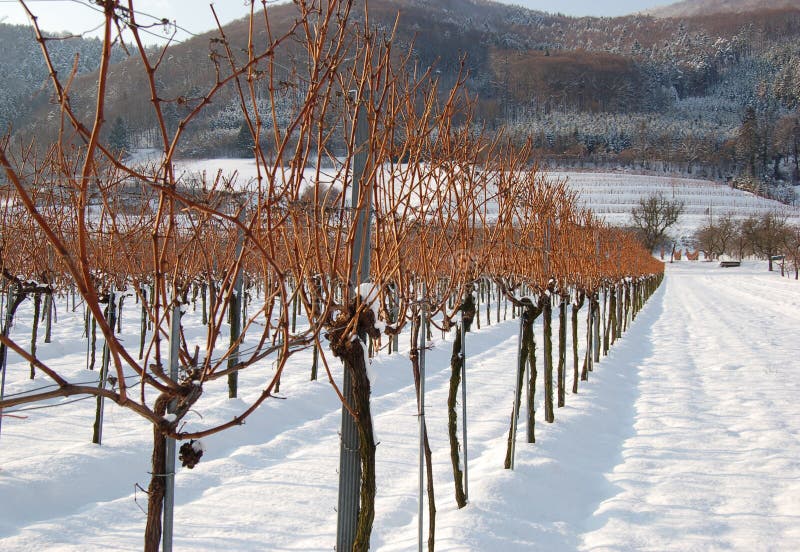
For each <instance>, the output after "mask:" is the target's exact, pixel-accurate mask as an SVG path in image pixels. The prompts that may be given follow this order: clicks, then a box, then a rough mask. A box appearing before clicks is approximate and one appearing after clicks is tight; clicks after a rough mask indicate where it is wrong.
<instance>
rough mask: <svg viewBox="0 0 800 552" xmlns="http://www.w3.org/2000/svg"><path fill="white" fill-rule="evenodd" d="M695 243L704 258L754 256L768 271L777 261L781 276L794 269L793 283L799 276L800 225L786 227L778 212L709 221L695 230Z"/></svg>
mask: <svg viewBox="0 0 800 552" xmlns="http://www.w3.org/2000/svg"><path fill="white" fill-rule="evenodd" d="M695 240H696V244H697V245H696V247H697V249H699V250H700V251H702V252H703V254H704V255H705V257H706V259H718V258H719V257H721V256H723V255H728V256H730V257H732V258H735V259H743V258H745V257H748V256H756V257H758V258H761V259H766V260H767V261H769V270H770V271H771V270H773V268H774V263H775V262H779V264H780V270H781V275H784V274H785V273H786V271H787V270H789V269H793V270H794V277H795V280H796V279H798V276H800V226H796V225H791V224H789V223H788V222H787V219H786V217H785V216H783V215H781V214H780V213H766V214H764V215H761V216H752V217H748V218H746V219H742V220H737V219H734V218H731V217H729V216H725V217H720V218H718V219H716V220H714V219H713V218H712V219H710V220H709V222H708V223H707V224H706V225H705V226H703V227H701V228H700V229H698V230H697V233H696V234H695Z"/></svg>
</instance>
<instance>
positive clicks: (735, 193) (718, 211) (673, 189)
mask: <svg viewBox="0 0 800 552" xmlns="http://www.w3.org/2000/svg"><path fill="white" fill-rule="evenodd" d="M176 168H177V169H178V174H179V175H183V176H184V177H186V176H190V175H195V174H205V175H206V176H207V177H208V178H210V179H211V180H213V177H214V175H216V174H217V173H218V171H221V174H222V175H223V176H226V177H231V176H232V175H235V176H236V178H237V182H238V183H239V185H245V184H246V183H248V182H252V181H254V180H255V179H256V178H257V176H258V172H257V168H256V165H255V162H254V161H253V160H251V159H204V160H186V161H181V162H179V163H177V164H176ZM547 175H548V176H549V177H551V178H552V179H561V180H566V182H567V186H568V187H569V188H570V189H572V190H575V191H576V192H578V195H579V199H578V204H579V205H580V206H582V207H586V208H590V209H592V211H594V212H595V214H597V215H598V216H599V217H600V218H602V219H604V220H605V221H606V222H607V223H608V224H611V225H613V226H625V225H628V224H630V220H631V217H630V213H631V211H632V210H633V208H634V207H635V206H636V205H637V203H638V201H639V199H640V198H642V197H647V196H649V195H651V194H663V195H664V196H665V197H667V198H670V199H676V200H679V201H682V202H683V203H684V206H685V210H684V214H683V215H682V216H681V218H680V220H679V221H678V223H677V224H676V225H675V226H674V227H672V228H671V229H670V234H671V235H672V236H673V237H674V238H676V239H677V240H678V241H679V242H680V241H681V240H684V241H685V240H688V239H690V238H691V237H692V236H693V235H694V233H695V231H696V230H697V229H698V228H700V227H701V226H703V225H705V224H707V223H708V220H709V217H710V216H714V217H721V216H725V215H729V216H731V217H733V218H736V219H742V218H746V217H749V216H753V215H755V216H761V215H763V214H765V213H768V212H778V213H782V214H785V215H786V216H787V219H788V221H789V222H790V223H791V224H794V225H800V207H798V206H796V205H795V206H788V205H784V204H782V203H780V202H778V201H775V200H771V199H766V198H763V197H759V196H756V195H754V194H751V193H749V192H745V191H742V190H736V189H733V188H731V187H730V186H727V185H724V184H720V183H718V182H713V181H710V180H702V179H693V178H681V177H671V176H653V175H637V174H630V173H616V172H615V173H611V172H605V173H603V172H589V171H583V172H582V171H567V172H564V171H558V170H554V171H548V172H547ZM314 176H315V175H314V174H313V173H312V172H311V171H307V173H306V175H305V177H306V179H307V180H309V181H311V180H313V178H314ZM322 177H323V178H328V179H332V178H333V177H332V174H330V171H329V172H328V173H325V172H323V174H322Z"/></svg>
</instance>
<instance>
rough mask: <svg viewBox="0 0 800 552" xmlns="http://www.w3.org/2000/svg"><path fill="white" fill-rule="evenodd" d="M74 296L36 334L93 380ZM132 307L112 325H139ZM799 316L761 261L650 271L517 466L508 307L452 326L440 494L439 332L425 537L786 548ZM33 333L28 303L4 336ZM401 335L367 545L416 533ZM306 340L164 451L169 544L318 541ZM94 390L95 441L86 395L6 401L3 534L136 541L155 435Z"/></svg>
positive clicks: (48, 354) (330, 433)
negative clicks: (610, 338) (195, 455)
mask: <svg viewBox="0 0 800 552" xmlns="http://www.w3.org/2000/svg"><path fill="white" fill-rule="evenodd" d="M25 308H27V305H26V306H25ZM62 310H63V305H62ZM80 314H81V313H80V312H78V313H75V314H74V315H73V314H72V313H71V312H60V313H59V324H58V325H57V326H56V327H55V328H54V339H53V343H52V344H49V345H45V344H40V345H39V351H40V353H41V355H42V357H43V358H44V359H46V360H47V361H48V362H51V363H52V364H53V365H54V366H57V367H59V368H62V369H63V370H64V371H65V372H66V373H68V374H69V375H71V376H72V377H74V378H76V379H80V380H81V381H91V380H93V379H95V376H96V373H94V372H89V371H86V370H85V368H84V366H85V347H86V343H85V340H83V339H82V338H81V336H80V330H81V322H82V321H81V317H80ZM131 320H133V318H131ZM188 320H192V317H191V316H189V317H188ZM135 325H136V324H134V323H133V322H131V323H130V324H127V325H126V324H125V322H123V334H124V335H126V336H129V337H128V338H129V339H130V340H131V341H132V342H134V343H135V333H136V328H135ZM799 325H800V284H798V282H796V281H794V280H788V279H781V278H779V277H778V276H777V275H775V274H769V273H767V272H766V268H765V266H764V264H763V263H752V264H751V263H746V264H745V265H744V266H742V267H741V268H734V269H721V268H718V267H717V266H716V265H715V264H709V263H686V262H684V263H676V264H673V265H668V268H667V277H666V280H665V282H664V284H663V285H662V286H661V288H660V289H659V290H658V292H657V293H656V294H655V295H654V296H653V297H652V298H651V300H650V301H649V303H648V304H647V305H646V306H645V308H644V310H643V311H642V312H641V313H640V315H639V316H638V317H637V319H636V321H635V322H634V324H633V326H632V327H631V328H630V330H629V331H628V332H627V333H626V334H625V335H624V336H623V338H622V340H621V341H620V342H618V343H617V345H616V346H615V347H613V348H612V351H611V353H610V354H609V356H608V357H605V358H604V359H603V360H602V361H601V362H600V363H599V364H598V365H597V366H596V369H595V371H594V372H593V373H592V374H591V375H590V381H589V382H588V383H585V384H584V385H582V386H581V388H580V392H579V394H578V395H571V394H568V395H567V406H566V407H564V408H561V409H558V410H557V411H556V421H555V423H554V424H546V423H544V421H543V420H542V419H541V416H540V414H541V413H539V414H537V418H538V420H537V428H536V429H537V443H536V444H535V445H528V444H526V443H524V442H523V441H524V438H523V436H524V435H525V428H524V422H521V427H520V428H519V433H518V435H519V441H518V446H517V462H516V470H515V471H513V472H512V471H508V470H504V469H503V458H504V455H505V441H506V437H507V430H508V421H509V415H510V412H511V400H512V394H513V384H514V381H513V380H514V374H513V365H514V361H515V355H516V341H517V335H516V334H517V328H518V325H517V322H516V321H513V320H511V319H509V320H508V321H505V322H500V323H496V322H495V321H494V320H493V323H492V325H490V326H486V325H485V320H484V325H483V327H482V328H481V329H480V330H476V331H475V332H474V333H472V334H470V335H468V344H467V354H468V360H467V385H468V399H467V402H468V408H469V450H468V453H469V476H470V479H469V496H470V503H469V504H468V506H467V507H466V508H465V509H463V510H457V509H456V508H455V502H454V499H453V491H452V476H451V475H450V474H449V463H450V458H449V449H448V443H447V435H446V411H445V402H446V396H447V385H448V375H449V371H450V369H449V364H448V358H449V354H450V351H449V348H450V346H451V342H450V341H449V339H448V338H445V339H441V336H440V335H439V336H437V337H438V338H439V339H437V340H436V341H435V343H434V347H433V349H432V350H431V351H429V353H428V358H427V367H428V378H427V389H428V393H427V414H428V428H429V432H430V438H431V446H432V449H433V460H434V472H435V473H434V479H435V484H436V501H437V509H438V517H437V539H436V542H437V549H438V550H475V551H495V550H503V551H505V550H543V551H556V550H676V551H684V550H723V549H727V550H797V549H798V547H800V439H798V435H800V418H798V416H797V406H796V405H797V402H796V401H797V396H798V394H800V382H799V381H800V380H798V379H797V378H795V377H794V373H793V372H794V364H796V360H797V357H798V353H800V344H798V341H797V328H798V326H799ZM28 331H29V327H26V317H25V316H24V314H23V315H22V316H21V317H20V322H19V323H18V325H17V326H16V327H15V328H14V332H19V333H20V335H28V334H27V332H28ZM192 331H199V328H198V327H197V326H195V327H194V328H193V329H192V327H190V328H189V332H190V334H191V332H192ZM537 331H538V332H539V333H538V334H537V341H538V343H539V351H541V333H540V332H541V326H540V325H537ZM580 333H581V334H582V333H583V332H580ZM407 341H408V337H407V336H405V335H404V336H402V337H401V351H400V354H398V355H391V356H388V355H382V356H380V357H378V358H377V359H375V360H374V368H375V371H376V373H377V375H378V380H377V383H376V385H375V387H374V389H373V413H374V417H375V426H376V433H377V439H378V441H379V442H380V444H379V445H378V449H377V454H378V457H377V469H378V473H377V481H378V497H377V506H376V517H375V528H374V532H373V538H372V548H373V549H375V550H412V549H416V542H417V541H416V534H417V520H416V511H417V495H416V492H417V484H418V482H417V474H418V471H417V470H418V467H417V418H416V407H415V400H414V392H413V379H412V375H411V368H410V363H409V361H408V358H407V355H406V353H407ZM539 357H540V360H539V362H540V363H541V353H540V354H539ZM309 358H310V355H309V354H299V355H297V356H296V357H294V358H293V360H292V361H291V365H290V367H289V368H288V369H287V371H286V372H285V376H284V378H283V381H282V387H281V391H282V393H281V394H282V395H283V396H285V397H286V400H272V399H270V400H268V401H267V403H266V404H265V406H264V407H262V408H261V409H260V410H259V411H258V412H257V413H256V414H255V415H254V416H253V417H252V418H250V419H249V421H248V423H247V424H246V425H245V426H243V427H239V428H236V429H233V430H230V431H228V432H225V433H223V434H220V435H217V436H214V437H210V438H208V439H206V440H205V441H206V447H207V452H206V455H205V456H204V457H203V460H202V461H201V462H200V464H199V465H198V466H197V467H196V468H195V469H194V470H188V469H180V471H179V474H178V476H177V478H176V481H177V496H176V505H177V509H176V518H175V546H176V549H177V550H219V549H225V550H228V551H234V550H241V551H248V550H332V549H333V546H334V543H335V533H336V512H335V511H334V508H335V505H336V487H337V482H338V475H337V468H338V443H339V439H338V434H337V432H338V431H339V418H340V408H339V406H338V404H337V400H336V396H335V394H334V392H333V391H332V389H331V388H330V386H329V385H328V384H327V383H325V382H324V381H319V382H309V381H307V380H308V375H309V365H310V362H309ZM9 360H10V365H9V371H8V381H7V388H6V392H7V393H9V394H13V393H18V392H20V391H23V390H26V389H31V388H34V387H38V386H40V385H42V383H43V380H42V379H37V380H36V381H34V382H29V381H28V380H27V379H26V378H27V372H28V367H27V365H26V364H24V363H22V362H20V361H19V358H18V357H16V356H14V355H11V356H10V358H9ZM271 370H272V368H271V366H270V365H269V364H268V363H267V364H265V365H264V366H263V367H262V368H260V369H258V370H254V371H245V372H244V373H243V374H242V377H241V380H240V389H241V390H243V391H244V394H245V395H248V394H255V393H258V390H259V389H260V383H261V382H263V380H264V377H265V376H266V375H267V374H268V373H270V371H271ZM540 374H541V370H540ZM336 375H337V377H338V375H339V374H338V372H336ZM538 388H539V389H541V385H540V386H539V387H538ZM245 398H246V397H245ZM209 401H210V402H209V403H207V406H208V408H205V409H204V410H203V412H204V416H207V418H211V419H206V420H205V421H206V422H212V421H213V420H225V419H229V418H230V417H231V416H232V415H233V414H234V413H235V412H237V411H238V410H239V409H240V407H241V405H242V401H241V400H230V399H227V398H226V397H225V396H224V393H222V392H220V393H219V396H218V397H212V398H210V399H209ZM106 408H107V410H106V426H105V434H104V444H103V445H102V446H96V445H92V444H91V443H90V441H91V424H92V421H93V417H94V415H93V412H94V400H86V401H80V402H75V403H72V404H69V405H65V406H60V407H58V408H49V409H43V410H30V411H25V412H17V414H16V415H15V417H5V418H4V419H3V425H2V435H0V550H9V551H16V550H36V551H39V550H73V551H78V550H80V551H84V550H94V549H110V550H137V549H140V548H141V542H142V534H143V529H144V522H145V516H144V513H143V511H142V507H144V505H145V502H146V496H145V495H144V493H142V492H141V491H137V490H136V489H135V485H136V484H137V483H139V484H140V485H142V486H145V487H146V484H147V481H148V479H149V475H148V473H147V472H148V468H149V448H150V439H151V433H150V429H149V427H148V425H147V424H145V423H144V422H141V421H139V420H138V419H136V418H135V417H133V416H131V415H130V414H128V413H127V412H125V411H123V410H122V409H120V408H117V407H114V406H113V405H110V404H107V407H106ZM9 410H13V409H9ZM6 413H7V414H8V413H9V411H7V412H6ZM16 416H19V417H16Z"/></svg>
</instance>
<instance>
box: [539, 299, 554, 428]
mask: <svg viewBox="0 0 800 552" xmlns="http://www.w3.org/2000/svg"><path fill="white" fill-rule="evenodd" d="M541 304H542V314H543V320H544V329H543V334H544V345H543V347H544V421H546V422H548V423H553V422H554V421H555V419H556V418H555V412H554V408H553V306H552V303H551V302H550V296H549V295H545V296H544V297H543V300H542V302H541Z"/></svg>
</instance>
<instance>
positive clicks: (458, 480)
mask: <svg viewBox="0 0 800 552" xmlns="http://www.w3.org/2000/svg"><path fill="white" fill-rule="evenodd" d="M465 325H466V324H465ZM460 330H461V328H460V327H459V326H456V338H455V340H454V341H453V353H452V355H450V391H449V393H448V394H447V434H448V436H449V438H450V462H451V463H452V465H453V481H454V483H455V493H456V505H457V506H458V507H459V508H463V507H464V506H466V505H467V498H466V495H465V494H464V472H462V471H461V458H460V455H459V448H460V445H459V441H458V414H457V411H456V401H457V400H458V387H459V385H460V384H461V366H462V365H463V363H464V359H463V358H461V331H460ZM465 330H466V328H465Z"/></svg>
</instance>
